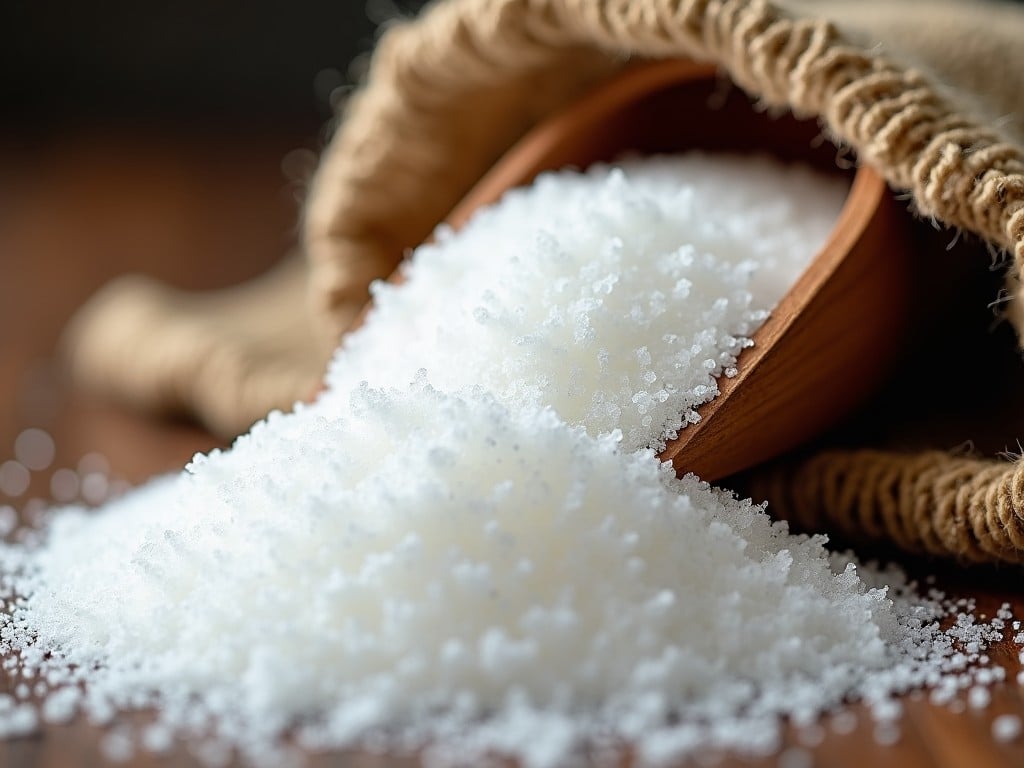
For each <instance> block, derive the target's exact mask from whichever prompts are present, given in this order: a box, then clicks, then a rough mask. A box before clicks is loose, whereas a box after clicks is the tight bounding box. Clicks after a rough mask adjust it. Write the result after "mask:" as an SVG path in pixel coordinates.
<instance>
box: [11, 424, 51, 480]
mask: <svg viewBox="0 0 1024 768" xmlns="http://www.w3.org/2000/svg"><path fill="white" fill-rule="evenodd" d="M55 455H56V448H55V446H54V443H53V438H52V437H50V435H49V433H47V432H46V431H45V430H42V429H38V428H36V427H32V428H30V429H26V430H24V431H23V432H22V433H21V434H19V435H18V437H17V438H15V440H14V457H15V458H16V459H17V460H18V461H20V462H21V463H22V464H24V465H25V466H26V467H27V468H28V469H31V470H33V471H35V472H40V471H42V470H44V469H47V468H48V467H49V466H50V465H51V464H52V463H53V458H54V456H55Z"/></svg>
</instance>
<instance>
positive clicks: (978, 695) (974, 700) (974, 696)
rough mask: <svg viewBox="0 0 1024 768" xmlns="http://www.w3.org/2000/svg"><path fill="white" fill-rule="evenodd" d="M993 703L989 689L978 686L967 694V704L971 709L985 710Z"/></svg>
mask: <svg viewBox="0 0 1024 768" xmlns="http://www.w3.org/2000/svg"><path fill="white" fill-rule="evenodd" d="M991 702H992V694H991V693H989V690H988V688H983V687H982V686H980V685H976V686H975V687H973V688H971V690H970V691H968V692H967V704H968V706H970V708H971V709H984V708H985V707H987V706H988V705H989V704H990V703H991Z"/></svg>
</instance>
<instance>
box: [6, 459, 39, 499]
mask: <svg viewBox="0 0 1024 768" xmlns="http://www.w3.org/2000/svg"><path fill="white" fill-rule="evenodd" d="M31 482H32V476H31V474H30V473H29V471H28V469H27V468H26V467H25V465H24V464H22V463H21V462H20V461H14V460H13V459H11V460H8V461H5V462H4V463H3V464H0V493H2V494H4V495H5V496H7V497H9V498H12V499H16V498H18V497H19V496H21V495H22V494H24V493H25V491H27V490H28V487H29V485H30V484H31Z"/></svg>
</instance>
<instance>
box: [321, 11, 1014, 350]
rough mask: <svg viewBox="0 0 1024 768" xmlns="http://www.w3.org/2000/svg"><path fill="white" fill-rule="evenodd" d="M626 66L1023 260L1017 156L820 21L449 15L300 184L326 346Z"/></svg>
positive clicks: (388, 47) (694, 14) (430, 28)
mask: <svg viewBox="0 0 1024 768" xmlns="http://www.w3.org/2000/svg"><path fill="white" fill-rule="evenodd" d="M629 56H640V57H650V58H661V57H676V56H690V57H694V58H698V59H707V60H712V61H714V62H716V63H718V64H719V65H720V66H721V67H722V68H723V69H724V70H725V71H726V72H727V73H728V74H729V75H730V76H731V78H732V79H733V80H734V81H735V82H736V83H738V84H739V85H740V86H742V87H743V88H744V89H746V90H747V91H749V92H750V93H751V94H754V95H755V96H757V97H759V98H760V99H762V100H763V102H764V103H765V104H767V105H770V106H779V107H783V106H785V107H788V108H790V109H792V110H793V111H794V112H795V113H796V114H798V115H803V116H818V117H820V118H821V119H822V120H823V122H824V124H825V126H826V127H827V129H828V130H829V131H830V132H831V134H832V135H833V138H834V139H835V140H836V141H837V142H838V143H845V144H848V145H850V146H851V147H853V148H854V149H855V150H856V151H857V153H858V156H859V157H860V158H861V160H862V161H864V162H867V163H869V164H871V165H873V166H875V167H876V168H878V169H879V170H880V171H881V172H882V173H883V175H884V176H885V178H886V179H887V180H888V181H889V182H890V183H891V184H892V185H893V186H895V187H897V188H901V189H907V190H910V192H911V193H912V196H913V199H914V201H915V204H916V206H917V208H918V210H919V211H920V213H921V214H923V215H924V216H931V217H934V218H936V219H939V220H941V221H943V222H945V223H946V224H948V225H951V226H955V227H960V228H963V229H966V230H969V231H971V232H973V233H975V234H977V235H980V236H982V237H984V238H985V239H987V240H988V241H990V242H992V243H994V244H996V245H999V246H1001V247H1004V248H1006V249H1008V250H1011V251H1012V252H1014V254H1015V256H1016V257H1017V261H1018V262H1020V260H1022V259H1024V155H1022V153H1021V151H1020V149H1019V148H1018V147H1016V146H1014V145H1013V144H1011V143H1010V142H1009V141H1007V140H1006V139H1005V138H1004V137H1003V136H1002V135H1001V134H999V133H998V132H996V131H994V130H992V129H990V128H987V127H986V126H984V125H982V124H980V123H979V122H977V121H976V120H975V119H973V118H972V117H971V116H969V115H967V114H964V113H962V112H961V111H960V110H959V109H958V108H957V107H956V106H954V105H953V104H952V103H950V102H949V101H948V100H947V99H946V98H945V97H944V96H943V95H942V94H941V93H940V92H939V90H938V89H937V88H936V87H934V86H933V85H932V84H930V83H929V82H928V81H927V80H926V79H925V78H924V76H922V75H921V74H920V73H918V72H916V71H914V70H912V69H905V68H902V67H901V66H899V65H897V64H895V63H893V62H891V61H889V60H887V59H885V58H883V57H880V56H878V55H875V54H873V53H871V52H870V51H867V50H864V49H863V48H861V47H859V46H857V45H855V44H853V43H851V42H848V41H846V40H844V39H843V38H842V36H841V35H840V33H839V32H838V31H837V29H836V28H835V26H834V25H832V24H831V23H829V22H828V21H823V20H810V19H794V18H790V17H788V16H787V15H785V14H784V13H783V12H782V11H781V10H779V9H778V8H776V7H774V6H773V5H771V4H770V3H767V2H761V1H759V0H449V1H448V2H444V3H440V4H437V5H435V6H434V7H432V8H431V9H430V10H429V11H428V12H427V13H425V14H424V15H423V16H422V17H421V18H420V19H418V20H417V21H414V22H411V23H405V24H400V25H398V26H396V27H395V28H394V29H392V30H391V31H389V33H388V34H386V35H385V36H384V38H383V40H382V41H381V44H380V46H379V47H378V50H377V52H376V54H375V56H374V59H373V64H372V67H371V73H370V77H369V80H368V83H367V85H366V87H365V88H364V89H363V90H362V92H361V93H360V94H359V95H358V97H357V98H356V99H355V101H354V103H353V105H352V106H351V109H350V110H349V111H348V115H347V118H346V121H345V122H344V123H343V125H342V127H341V129H340V131H339V132H338V134H337V136H336V137H335V140H334V142H333V143H332V146H331V147H330V149H329V151H328V153H327V155H326V157H325V161H324V163H323V164H322V167H321V171H320V173H319V175H318V178H317V180H316V182H315V185H314V190H313V194H312V196H311V200H310V205H309V207H308V210H307V222H306V230H305V232H306V241H307V246H308V251H309V253H310V257H311V261H312V266H313V276H312V283H311V291H312V298H313V300H314V302H315V304H316V305H317V307H319V309H320V310H321V317H322V320H323V325H324V329H325V331H326V332H327V333H329V334H334V335H336V334H337V333H339V332H340V330H341V329H343V328H344V326H345V324H346V323H347V322H348V320H349V319H350V317H351V304H352V303H353V302H354V301H358V300H361V299H362V298H364V297H365V291H366V285H367V284H368V282H369V281H370V280H371V279H373V278H376V277H381V276H383V275H385V274H387V273H388V272H390V271H391V270H392V269H393V268H394V266H395V263H396V260H397V258H398V257H399V256H400V255H401V253H402V250H403V249H404V248H407V247H410V246H412V245H415V244H416V243H418V242H419V241H421V240H422V239H423V238H424V237H426V235H427V234H428V233H429V231H430V229H431V228H432V227H433V225H434V224H435V223H436V222H437V221H439V220H440V219H441V218H443V216H444V215H445V214H446V213H447V211H448V210H450V208H451V207H452V206H453V205H454V203H455V202H457V200H458V199H459V198H460V197H461V196H462V195H463V194H464V193H465V192H466V191H467V190H468V188H469V186H470V185H471V184H472V182H473V181H475V180H476V179H477V178H478V177H479V176H480V175H481V174H482V172H483V171H484V170H485V169H486V168H487V167H488V166H489V164H490V163H492V162H493V160H494V159H495V158H496V157H497V156H498V155H499V154H500V153H501V151H502V150H504V149H505V148H507V147H508V146H509V145H510V144H511V143H512V142H513V141H514V140H515V139H516V138H517V137H518V136H519V135H520V134H521V133H522V131H523V130H525V128H526V127H527V123H528V122H529V120H530V119H537V118H539V117H540V116H542V115H543V114H544V113H545V112H546V111H550V110H551V109H553V108H554V106H557V105H558V104H560V103H563V102H564V100H565V99H566V98H568V97H569V96H570V95H572V94H575V93H578V92H579V91H580V90H581V89H582V88H583V87H585V86H586V85H588V84H589V83H590V82H592V81H593V80H594V79H596V78H597V77H600V76H602V75H605V74H607V73H608V72H609V71H610V70H611V69H613V68H614V67H616V66H618V65H619V64H620V63H621V62H623V61H625V59H626V58H627V57H629ZM568 59H572V61H571V65H570V64H569V61H568ZM541 85H543V87H542V88H540V90H541V91H544V88H546V89H547V90H546V92H538V87H539V86H541ZM513 116H519V118H520V122H519V123H515V121H514V120H513Z"/></svg>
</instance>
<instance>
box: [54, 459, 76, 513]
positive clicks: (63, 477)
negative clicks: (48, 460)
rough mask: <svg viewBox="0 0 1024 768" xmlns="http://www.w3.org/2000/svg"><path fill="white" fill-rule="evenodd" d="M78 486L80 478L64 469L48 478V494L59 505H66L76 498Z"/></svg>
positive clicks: (70, 470) (72, 471)
mask: <svg viewBox="0 0 1024 768" xmlns="http://www.w3.org/2000/svg"><path fill="white" fill-rule="evenodd" d="M80 486H81V478H80V477H79V476H78V473H77V472H75V470H73V469H68V468H66V467H64V468H61V469H58V470H56V471H55V472H54V473H53V474H52V475H51V476H50V494H51V495H52V496H53V500H54V501H56V502H59V503H60V504H68V503H70V502H72V501H74V500H75V499H76V498H78V492H79V488H80Z"/></svg>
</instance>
